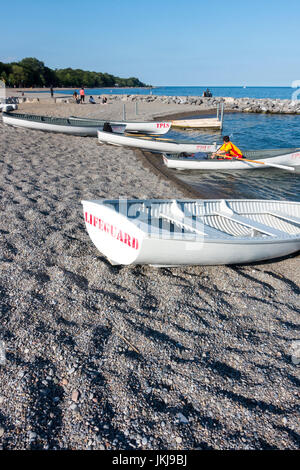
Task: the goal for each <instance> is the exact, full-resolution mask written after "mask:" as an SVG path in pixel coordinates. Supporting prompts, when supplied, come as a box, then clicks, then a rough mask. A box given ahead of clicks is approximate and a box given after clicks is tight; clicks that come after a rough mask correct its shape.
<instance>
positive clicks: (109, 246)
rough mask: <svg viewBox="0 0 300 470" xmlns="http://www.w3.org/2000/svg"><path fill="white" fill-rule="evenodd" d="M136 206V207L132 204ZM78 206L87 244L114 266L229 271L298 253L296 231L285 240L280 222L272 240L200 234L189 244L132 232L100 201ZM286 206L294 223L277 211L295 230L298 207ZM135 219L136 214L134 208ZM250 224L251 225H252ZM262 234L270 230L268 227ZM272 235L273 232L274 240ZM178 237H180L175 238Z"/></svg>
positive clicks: (119, 214)
mask: <svg viewBox="0 0 300 470" xmlns="http://www.w3.org/2000/svg"><path fill="white" fill-rule="evenodd" d="M134 202H135V201H134ZM205 202H206V201H204V203H205ZM251 202H252V201H251ZM257 202H258V203H259V202H260V201H254V203H256V204H257ZM276 202H277V201H272V204H270V210H271V211H272V210H273V209H272V208H274V207H276ZM138 203H139V202H138V201H137V203H136V204H138ZM82 204H83V212H84V219H85V224H86V229H87V232H88V234H89V236H90V238H91V240H92V242H93V243H94V245H95V246H96V247H97V249H98V250H99V251H100V252H101V253H102V254H103V255H104V256H105V257H107V258H108V259H109V261H110V262H111V263H112V264H114V265H131V264H132V265H136V264H150V265H154V266H180V265H230V264H241V263H252V262H258V261H263V260H268V259H274V258H278V257H283V256H287V255H289V254H291V253H294V252H296V251H298V250H299V249H300V225H299V227H298V229H296V228H295V225H292V226H291V227H290V228H291V233H292V236H291V235H289V236H284V234H283V232H281V230H282V227H283V225H282V223H283V222H282V219H280V220H279V222H278V221H277V222H276V224H275V227H277V228H276V229H274V228H273V230H274V233H275V236H274V237H272V236H267V235H264V237H265V238H264V237H259V238H255V237H254V238H251V237H249V236H248V237H244V236H241V237H237V238H236V237H228V235H227V236H225V235H224V238H222V236H221V237H220V236H216V237H215V238H214V237H212V238H209V239H207V238H206V237H205V235H204V233H203V235H201V233H200V234H199V233H198V234H197V236H194V238H192V239H191V238H190V239H186V238H181V239H174V238H172V236H171V237H164V236H158V235H156V234H155V233H149V232H148V233H147V231H145V230H143V229H142V225H143V224H141V225H139V226H137V225H136V224H135V223H132V222H131V221H130V219H128V218H127V215H126V214H127V212H126V209H125V210H124V211H123V214H122V211H120V212H119V211H118V212H116V211H115V210H113V209H112V208H110V207H108V206H107V205H106V203H105V202H104V203H103V202H102V201H101V200H100V201H82ZM217 204H218V201H216V207H217ZM249 204H251V203H249ZM291 204H294V205H295V206H297V211H296V212H297V214H296V217H294V218H293V217H292V215H291V213H292V211H291V209H290V208H291V205H289V203H287V205H286V206H284V205H281V206H282V207H283V209H282V210H284V209H285V207H286V208H287V211H286V212H285V213H286V214H287V216H286V217H287V219H286V221H285V222H284V223H285V224H286V223H287V221H288V220H289V221H291V220H292V224H295V223H296V224H297V223H298V224H300V218H299V216H300V203H291ZM281 206H280V207H281ZM137 207H138V206H137ZM250 210H251V208H250ZM135 213H137V214H138V213H139V208H137V210H136V211H135ZM288 214H289V215H288ZM292 214H293V213H292ZM225 215H226V214H225ZM228 217H229V215H228ZM297 221H298V222H297ZM231 223H233V222H231ZM252 223H253V224H255V222H253V221H252ZM280 224H281V225H280ZM285 226H286V225H285ZM259 227H260V226H259ZM263 227H264V226H263ZM266 227H267V226H266ZM244 228H245V227H244ZM266 230H267V231H268V230H271V229H270V227H267V228H266ZM265 233H267V232H265ZM274 233H273V232H272V234H273V235H274ZM278 233H279V235H280V234H281V233H282V234H283V236H282V239H280V238H278ZM177 235H178V236H179V235H180V233H178V234H177ZM190 235H191V234H190ZM194 235H195V233H194Z"/></svg>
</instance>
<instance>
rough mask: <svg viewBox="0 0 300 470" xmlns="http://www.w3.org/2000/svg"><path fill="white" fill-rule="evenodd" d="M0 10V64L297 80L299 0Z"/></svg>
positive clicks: (154, 76)
mask: <svg viewBox="0 0 300 470" xmlns="http://www.w3.org/2000/svg"><path fill="white" fill-rule="evenodd" d="M0 11H1V37H2V39H1V46H0V61H4V62H10V61H13V60H15V61H16V60H21V59H22V58H24V57H36V58H37V59H39V60H42V61H43V62H44V63H45V64H46V65H47V66H48V67H51V68H63V67H72V68H82V69H84V70H94V71H97V72H107V73H111V74H113V75H116V76H120V77H132V76H134V77H138V78H139V79H140V80H141V81H143V82H145V83H147V84H151V85H162V86H163V85H173V86H181V85H182V86H197V85H208V86H213V85H215V86H217V85H220V86H221V85H248V86H251V85H262V86H268V85H269V86H290V85H291V82H292V81H293V80H299V79H300V61H299V57H300V54H299V45H300V28H299V18H300V2H299V0H287V1H285V2H283V1H282V0H281V1H279V0H273V1H272V0H260V1H258V0H251V1H249V0H244V1H243V0H239V1H238V0H227V1H224V0H223V1H221V0H211V1H210V2H208V1H205V2H204V1H202V0H185V1H183V0H180V1H179V0H149V1H145V0H139V1H138V0H127V1H122V0H105V1H103V0H97V1H96V0H85V1H78V0H73V1H70V0H59V1H58V0H52V1H48V0H39V1H38V0H26V1H24V0H22V1H21V0H14V1H11V2H5V4H3V2H2V5H1V10H0Z"/></svg>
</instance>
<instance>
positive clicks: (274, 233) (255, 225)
mask: <svg viewBox="0 0 300 470" xmlns="http://www.w3.org/2000/svg"><path fill="white" fill-rule="evenodd" d="M216 215H219V216H221V217H225V218H227V219H230V220H233V221H234V222H237V223H239V224H242V225H246V226H247V227H250V228H252V229H254V230H257V231H258V232H261V233H265V234H266V235H269V236H271V237H278V238H286V237H287V233H286V232H284V231H282V230H278V229H276V228H273V227H270V226H269V225H264V224H261V223H260V222H255V221H254V220H250V219H248V218H247V217H244V216H242V215H240V214H237V213H236V212H232V213H229V212H223V211H219V212H216Z"/></svg>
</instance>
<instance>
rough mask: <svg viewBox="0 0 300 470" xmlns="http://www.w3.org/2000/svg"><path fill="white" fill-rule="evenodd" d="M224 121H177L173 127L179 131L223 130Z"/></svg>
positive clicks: (205, 119) (202, 119)
mask: <svg viewBox="0 0 300 470" xmlns="http://www.w3.org/2000/svg"><path fill="white" fill-rule="evenodd" d="M222 125H223V123H222V121H221V120H220V119H218V118H201V119H177V120H174V121H172V127H177V128H179V129H222Z"/></svg>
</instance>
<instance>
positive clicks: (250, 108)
mask: <svg viewBox="0 0 300 470" xmlns="http://www.w3.org/2000/svg"><path fill="white" fill-rule="evenodd" d="M107 97H108V99H109V100H110V101H112V100H121V101H123V102H148V103H151V102H156V103H163V104H182V105H195V106H199V107H200V109H201V110H205V109H207V110H208V109H214V108H216V107H217V106H218V104H221V103H224V109H225V110H226V111H238V112H244V113H272V114H300V100H280V99H267V98H263V99H257V98H231V97H224V98H223V97H212V98H204V97H200V96H156V95H107Z"/></svg>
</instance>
